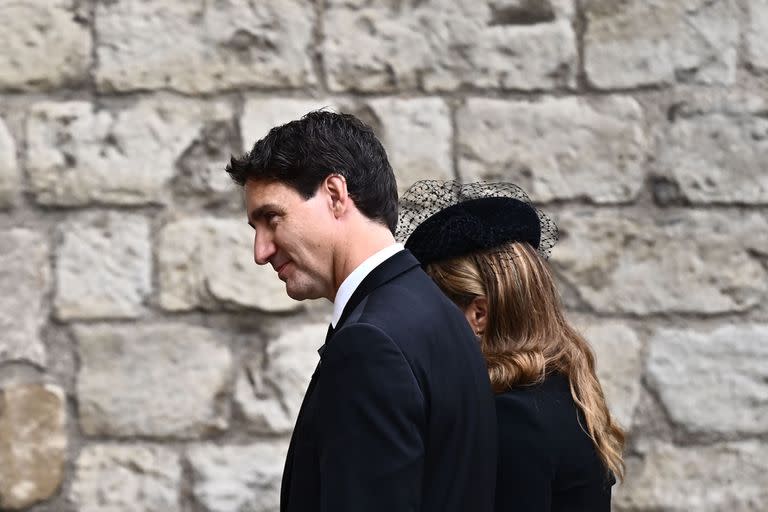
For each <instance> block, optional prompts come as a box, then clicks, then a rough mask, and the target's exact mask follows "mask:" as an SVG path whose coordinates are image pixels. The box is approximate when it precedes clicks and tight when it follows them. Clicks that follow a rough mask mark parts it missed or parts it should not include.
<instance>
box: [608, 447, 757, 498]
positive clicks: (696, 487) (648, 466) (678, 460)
mask: <svg viewBox="0 0 768 512" xmlns="http://www.w3.org/2000/svg"><path fill="white" fill-rule="evenodd" d="M766 461H768V448H766V445H765V443H761V442H759V441H747V442H740V443H728V444H718V445H713V446H691V447H686V448H682V447H675V446H672V445H669V444H666V443H651V444H650V445H649V446H646V447H644V448H643V449H642V459H641V460H639V461H637V463H636V464H635V463H633V462H631V463H630V465H629V471H628V475H627V479H626V482H625V483H624V484H623V485H620V486H618V487H616V488H615V489H616V490H617V491H618V492H617V495H616V498H615V500H614V502H615V503H616V504H618V505H619V506H620V507H621V510H633V511H634V510H665V511H669V512H688V511H693V510H695V511H696V512H721V511H724V510H727V511H728V512H760V511H762V510H765V504H766V503H768V462H766Z"/></svg>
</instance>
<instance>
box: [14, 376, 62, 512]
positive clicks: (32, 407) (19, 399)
mask: <svg viewBox="0 0 768 512" xmlns="http://www.w3.org/2000/svg"><path fill="white" fill-rule="evenodd" d="M64 403H65V397H64V392H63V391H62V390H61V389H60V388H58V387H56V386H53V385H50V384H31V385H23V386H17V387H11V388H7V389H3V390H0V508H2V509H3V510H6V509H20V508H24V507H28V506H30V505H32V504H33V503H36V502H38V501H42V500H44V499H46V498H48V497H50V496H51V495H52V494H53V493H54V492H55V491H56V489H58V487H59V485H60V484H61V481H62V478H63V475H64V462H65V457H66V451H67V434H66V430H65V422H66V412H65V408H64Z"/></svg>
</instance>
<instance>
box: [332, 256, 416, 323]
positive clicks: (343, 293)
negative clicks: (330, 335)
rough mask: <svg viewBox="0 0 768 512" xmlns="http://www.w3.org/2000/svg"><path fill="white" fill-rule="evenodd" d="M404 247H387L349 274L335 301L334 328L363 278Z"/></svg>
mask: <svg viewBox="0 0 768 512" xmlns="http://www.w3.org/2000/svg"><path fill="white" fill-rule="evenodd" d="M403 249H404V247H403V244H399V243H395V244H392V245H390V246H388V247H385V248H383V249H382V250H380V251H379V252H377V253H375V254H373V255H372V256H369V257H368V259H366V260H365V261H364V262H362V263H361V264H360V265H358V267H357V268H356V269H355V270H353V271H352V273H351V274H349V275H348V276H347V278H346V279H345V280H344V282H342V283H341V286H339V291H338V292H336V300H334V301H333V318H332V319H331V325H332V326H333V328H334V329H335V328H336V324H337V323H339V320H340V319H341V314H342V313H343V312H344V307H345V306H346V305H347V302H349V299H350V298H352V294H353V293H355V290H357V287H358V286H360V283H362V282H363V279H365V278H366V276H368V274H370V273H371V271H373V269H375V268H376V267H378V266H379V265H381V264H382V263H384V261H385V260H387V259H389V258H390V257H391V256H393V255H395V254H397V253H398V252H400V251H402V250H403Z"/></svg>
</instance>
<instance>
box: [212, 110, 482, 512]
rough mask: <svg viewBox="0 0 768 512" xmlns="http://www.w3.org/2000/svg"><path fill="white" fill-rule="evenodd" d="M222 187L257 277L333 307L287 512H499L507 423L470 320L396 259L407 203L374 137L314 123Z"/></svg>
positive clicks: (300, 427) (311, 118)
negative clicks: (401, 211)
mask: <svg viewBox="0 0 768 512" xmlns="http://www.w3.org/2000/svg"><path fill="white" fill-rule="evenodd" d="M415 142H416V141H415ZM227 172H229V174H230V175H231V176H232V178H233V179H234V180H235V181H236V182H237V183H239V184H240V185H242V186H244V188H245V199H246V208H247V215H248V223H249V224H250V225H251V226H252V227H253V229H254V237H255V238H254V248H253V251H254V258H255V260H256V263H258V264H259V265H266V264H270V265H271V266H272V267H273V268H274V270H275V271H276V272H277V275H278V277H279V278H280V279H281V280H282V281H284V282H285V288H286V291H287V293H288V295H289V296H291V297H292V298H294V299H297V300H303V299H314V298H319V297H325V298H326V299H328V300H330V301H332V302H333V305H334V309H333V320H332V322H331V326H330V327H329V330H328V336H327V337H326V340H325V345H324V346H323V347H321V349H320V350H319V352H320V362H319V364H318V367H317V369H316V371H315V374H314V375H313V377H312V379H311V381H310V383H309V388H308V389H307V393H306V395H305V397H304V403H303V404H302V407H301V410H300V412H299V416H298V419H297V420H296V426H295V428H294V432H293V436H292V438H291V444H290V448H289V450H288V457H287V460H286V464H285V471H284V474H283V484H282V491H281V500H280V501H281V503H280V509H281V511H283V512H303V511H327V512H345V511H360V512H371V511H382V512H400V511H441V512H444V511H457V512H458V511H462V512H464V511H473V512H474V511H477V512H485V511H490V510H491V509H492V506H493V503H492V501H493V493H494V487H495V476H496V473H495V470H496V427H495V425H496V421H495V413H494V405H493V398H492V393H491V389H490V384H489V381H488V376H487V373H486V369H485V365H484V363H483V360H482V357H481V355H480V351H479V346H478V343H477V340H476V339H475V338H474V335H473V333H472V331H471V329H470V328H469V326H468V324H467V322H466V320H465V319H464V317H463V316H462V314H461V312H460V311H459V310H458V309H457V308H456V306H454V305H453V303H451V302H450V301H449V300H448V299H447V298H446V297H444V296H443V294H442V293H441V292H440V290H439V289H438V288H437V287H436V286H435V285H434V283H433V282H432V281H431V280H430V279H429V277H428V276H427V275H426V274H425V273H424V272H423V271H422V270H421V268H420V266H419V262H418V261H417V260H416V259H415V258H414V257H413V255H411V254H410V253H409V252H408V251H405V250H403V247H402V245H400V244H396V243H395V240H394V236H393V233H394V231H395V226H396V223H397V187H396V183H395V178H394V174H393V172H392V168H391V167H390V165H389V162H388V160H387V156H386V153H385V152H384V148H383V147H382V146H381V144H380V142H379V141H378V140H377V139H376V137H375V136H374V134H373V132H372V130H371V129H370V128H369V127H367V126H366V125H364V124H363V123H362V122H360V121H359V120H358V119H356V118H355V117H353V116H351V115H343V114H335V113H332V112H326V111H316V112H310V113H309V114H307V115H306V116H304V117H303V118H302V119H300V120H296V121H293V122H290V123H288V124H286V125H283V126H279V127H275V128H273V129H272V130H271V131H270V132H269V134H268V135H267V136H266V137H264V138H263V139H261V140H260V141H258V142H256V144H255V145H254V146H253V149H252V150H251V151H250V153H246V154H245V155H243V156H242V157H240V158H234V157H233V158H232V161H231V163H230V165H229V166H228V167H227Z"/></svg>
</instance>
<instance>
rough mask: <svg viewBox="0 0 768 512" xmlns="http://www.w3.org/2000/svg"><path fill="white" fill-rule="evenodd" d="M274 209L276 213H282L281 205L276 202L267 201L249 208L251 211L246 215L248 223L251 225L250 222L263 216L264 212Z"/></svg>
mask: <svg viewBox="0 0 768 512" xmlns="http://www.w3.org/2000/svg"><path fill="white" fill-rule="evenodd" d="M269 210H271V211H274V212H277V213H284V210H283V207H282V206H280V205H279V204H276V203H267V204H263V205H261V206H257V207H256V208H254V209H253V210H251V213H250V214H249V215H248V224H250V225H251V226H253V224H252V222H254V221H256V220H258V219H260V218H261V217H263V216H264V213H265V212H267V211H269Z"/></svg>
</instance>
